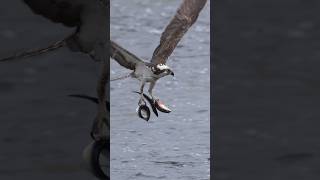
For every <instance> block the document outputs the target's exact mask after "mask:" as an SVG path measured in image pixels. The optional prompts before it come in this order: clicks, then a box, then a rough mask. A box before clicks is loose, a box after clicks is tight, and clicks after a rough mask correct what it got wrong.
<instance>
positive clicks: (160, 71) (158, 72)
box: [153, 69, 166, 75]
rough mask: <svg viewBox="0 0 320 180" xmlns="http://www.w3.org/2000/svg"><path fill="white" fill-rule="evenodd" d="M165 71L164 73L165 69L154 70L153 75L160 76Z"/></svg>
mask: <svg viewBox="0 0 320 180" xmlns="http://www.w3.org/2000/svg"><path fill="white" fill-rule="evenodd" d="M165 71H166V69H163V70H160V69H156V70H155V71H154V72H153V73H154V74H156V75H159V74H161V73H163V72H165Z"/></svg>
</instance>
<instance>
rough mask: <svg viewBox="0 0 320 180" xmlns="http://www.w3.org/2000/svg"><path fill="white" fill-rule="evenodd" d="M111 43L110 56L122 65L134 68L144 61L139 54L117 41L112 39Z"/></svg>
mask: <svg viewBox="0 0 320 180" xmlns="http://www.w3.org/2000/svg"><path fill="white" fill-rule="evenodd" d="M110 45H111V48H110V57H111V58H112V59H114V60H116V61H117V62H118V63H119V64H120V65H121V66H123V67H125V68H127V69H130V70H134V69H135V67H136V65H137V63H144V62H143V61H142V60H141V59H139V58H138V57H137V56H135V55H134V54H132V53H130V52H129V51H127V50H126V49H124V48H123V47H121V46H119V45H118V44H117V43H115V42H113V41H110Z"/></svg>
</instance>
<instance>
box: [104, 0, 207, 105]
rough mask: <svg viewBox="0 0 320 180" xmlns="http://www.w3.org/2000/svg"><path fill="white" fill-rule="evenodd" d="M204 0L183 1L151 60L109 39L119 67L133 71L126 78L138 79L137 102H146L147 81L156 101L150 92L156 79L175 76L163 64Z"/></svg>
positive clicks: (112, 55) (191, 22)
mask: <svg viewBox="0 0 320 180" xmlns="http://www.w3.org/2000/svg"><path fill="white" fill-rule="evenodd" d="M206 1H207V0H183V2H182V3H181V5H180V7H179V8H178V10H177V12H176V14H175V15H174V17H173V18H172V20H171V21H170V22H169V24H168V25H167V27H166V28H165V30H164V32H163V33H162V35H161V38H160V44H159V45H158V46H157V48H156V49H155V50H154V52H153V55H152V58H151V61H150V62H145V61H143V60H141V59H140V58H138V57H137V56H135V55H134V54H132V53H130V52H129V51H127V50H126V49H124V48H123V47H121V46H120V45H118V44H117V43H115V42H113V41H111V48H110V57H111V58H112V59H114V60H116V61H117V62H118V63H119V64H120V65H121V66H123V67H125V68H127V69H130V70H132V71H133V72H132V73H130V74H129V75H128V76H125V77H133V78H136V79H138V80H139V81H140V82H141V85H140V92H139V93H140V95H141V97H140V100H139V103H138V104H139V105H141V104H142V103H144V104H145V100H144V96H143V89H144V86H145V84H146V83H150V86H149V90H148V93H149V94H150V96H151V97H152V99H153V100H154V101H156V99H155V98H154V96H153V94H152V90H153V88H154V86H155V84H156V81H157V80H158V79H160V78H162V77H164V76H167V75H172V76H174V73H173V71H172V69H171V68H170V67H169V66H167V65H166V62H167V59H168V57H169V56H170V55H171V54H172V52H173V50H174V49H175V47H176V46H177V44H178V43H179V41H180V40H181V38H182V37H183V35H184V34H185V33H186V32H187V31H188V29H189V28H190V27H191V26H192V25H193V24H194V22H195V21H196V20H197V18H198V16H199V13H200V11H201V10H202V9H203V7H204V5H205V4H206ZM125 77H122V78H118V79H123V78H125ZM115 80H116V79H115Z"/></svg>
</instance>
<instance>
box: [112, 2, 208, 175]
mask: <svg viewBox="0 0 320 180" xmlns="http://www.w3.org/2000/svg"><path fill="white" fill-rule="evenodd" d="M180 3H181V0H161V1H153V0H132V1H126V0H111V39H112V40H114V41H115V42H117V43H119V44H120V45H121V46H123V47H124V48H126V49H128V50H129V51H131V52H133V53H134V54H136V55H137V56H138V57H140V58H142V59H144V60H146V61H149V60H150V58H151V56H152V53H153V50H154V49H155V48H156V46H157V45H158V43H159V40H160V35H161V33H162V31H163V29H164V28H165V26H166V25H167V24H168V23H169V21H170V19H171V18H172V16H173V15H174V14H175V12H176V9H177V7H178V6H179V5H180ZM209 6H210V3H207V5H206V6H205V8H204V9H203V11H202V12H201V14H200V16H199V18H198V21H197V22H196V23H195V24H194V26H193V27H191V28H190V30H189V31H188V32H187V33H186V35H185V36H184V37H183V39H182V41H181V42H180V43H179V45H178V47H177V48H176V49H175V51H174V53H173V55H172V56H171V57H170V58H169V59H170V60H169V61H168V65H169V66H170V67H172V69H173V71H174V72H175V77H174V78H172V77H169V76H168V77H164V78H162V79H161V80H159V81H158V83H157V85H156V86H155V89H154V95H155V96H156V97H158V98H160V99H161V100H162V101H163V102H164V103H165V104H166V105H167V106H169V107H170V108H171V109H172V112H171V113H170V114H164V113H161V112H160V113H159V117H158V118H157V117H156V116H155V115H154V114H152V116H151V118H150V120H149V122H146V121H144V120H142V119H140V118H139V117H138V116H137V114H136V111H135V110H136V108H137V106H138V100H139V96H138V95H137V94H134V93H132V91H136V90H138V89H139V85H140V83H139V82H138V81H137V80H135V79H130V78H129V79H125V80H120V81H114V82H111V85H110V87H111V89H110V90H111V91H110V93H111V179H119V180H125V179H130V180H131V179H134V180H152V179H170V180H205V179H209V160H208V158H209V155H210V141H209V139H210V122H209V114H210V111H209V108H210V104H209V103H210V93H209V90H210V83H209V82H210V68H209V65H210V56H209V55H210V10H209V9H210V8H209ZM127 73H129V71H128V70H126V69H124V68H123V67H121V66H120V65H118V64H117V62H115V61H113V60H112V61H111V78H115V77H119V76H122V75H125V74H127ZM146 88H148V86H147V87H146Z"/></svg>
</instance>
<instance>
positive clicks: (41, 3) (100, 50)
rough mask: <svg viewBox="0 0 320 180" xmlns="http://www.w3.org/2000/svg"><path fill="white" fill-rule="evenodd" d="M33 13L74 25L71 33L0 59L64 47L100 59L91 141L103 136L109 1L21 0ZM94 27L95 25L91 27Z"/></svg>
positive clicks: (32, 54)
mask: <svg viewBox="0 0 320 180" xmlns="http://www.w3.org/2000/svg"><path fill="white" fill-rule="evenodd" d="M23 2H24V3H25V4H26V5H27V6H28V7H29V8H30V9H31V10H32V12H33V13H35V14H37V15H41V16H43V17H45V18H47V19H49V20H51V21H52V22H54V23H61V24H63V25H64V26H66V27H70V28H75V31H74V33H72V34H71V35H69V36H68V37H66V38H64V39H63V40H60V41H57V42H55V43H53V44H51V45H49V46H48V47H46V48H39V49H32V50H29V51H25V52H21V53H17V54H14V55H13V56H9V57H6V58H2V59H0V62H4V61H11V60H15V59H20V58H27V57H32V56H36V55H40V54H44V53H47V52H50V51H54V50H57V49H59V48H61V47H68V48H69V49H70V50H71V51H74V52H82V53H85V54H88V55H89V56H90V57H91V58H92V59H93V60H95V61H98V62H101V75H100V78H99V81H98V83H97V94H98V101H99V105H98V112H97V115H96V118H95V120H94V122H93V126H92V129H91V136H92V137H93V138H94V139H95V140H100V139H107V138H108V137H106V136H109V133H107V132H106V130H107V131H109V127H108V128H106V126H109V124H110V123H109V119H108V118H107V110H106V107H105V102H106V98H107V97H106V93H105V86H106V83H107V82H108V79H109V62H110V60H109V59H108V51H107V49H108V48H107V47H108V46H109V44H108V42H109V23H108V15H109V10H110V4H109V0H23ZM92 27H98V28H92Z"/></svg>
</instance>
